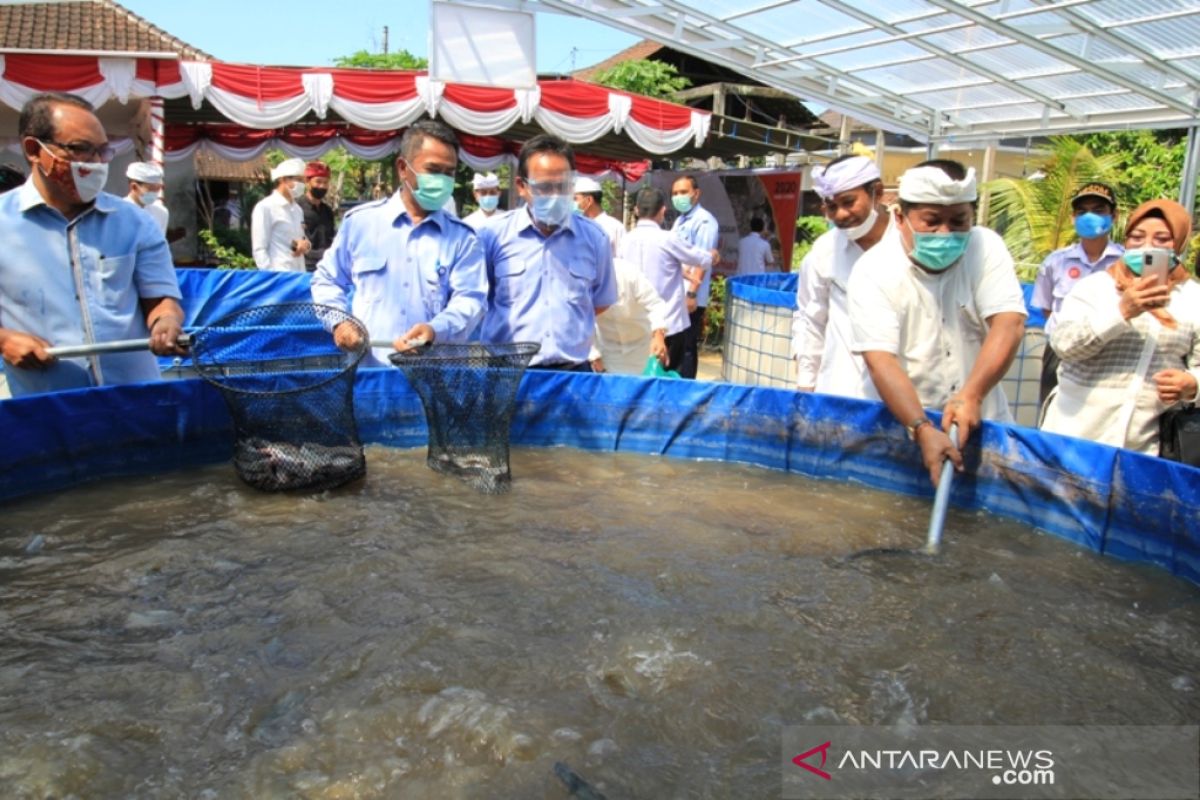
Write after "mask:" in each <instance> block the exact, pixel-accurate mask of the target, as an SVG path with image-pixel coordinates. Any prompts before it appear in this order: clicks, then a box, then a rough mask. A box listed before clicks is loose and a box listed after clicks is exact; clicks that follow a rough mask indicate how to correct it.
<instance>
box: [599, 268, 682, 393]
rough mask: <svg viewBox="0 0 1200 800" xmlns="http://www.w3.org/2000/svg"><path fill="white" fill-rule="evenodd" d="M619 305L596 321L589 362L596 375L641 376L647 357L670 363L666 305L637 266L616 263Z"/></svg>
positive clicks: (612, 306) (617, 303) (609, 309)
mask: <svg viewBox="0 0 1200 800" xmlns="http://www.w3.org/2000/svg"><path fill="white" fill-rule="evenodd" d="M613 270H614V271H615V272H616V274H617V302H616V303H614V304H613V305H611V306H609V307H608V310H607V311H605V312H604V314H603V315H602V316H600V317H597V318H596V338H595V339H594V340H593V342H592V352H591V353H590V354H589V355H588V360H589V361H591V363H592V371H593V372H614V373H618V374H622V375H641V374H642V373H643V372H644V371H645V369H646V359H647V357H648V356H653V357H654V358H657V359H658V360H659V361H660V362H661V363H662V364H663V365H664V366H665V365H666V363H667V339H666V337H667V312H668V306H667V304H666V302H665V301H664V300H663V299H662V298H661V297H659V296H658V292H656V291H655V290H654V286H653V285H651V283H650V281H649V280H648V279H647V278H646V276H645V275H644V274H642V270H641V269H640V268H639V267H638V265H637V264H632V263H630V262H628V261H626V260H625V259H623V258H614V259H613Z"/></svg>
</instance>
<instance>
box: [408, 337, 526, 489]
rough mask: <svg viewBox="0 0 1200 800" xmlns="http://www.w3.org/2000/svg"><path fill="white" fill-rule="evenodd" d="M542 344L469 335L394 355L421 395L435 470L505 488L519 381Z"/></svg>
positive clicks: (477, 484) (509, 477) (470, 482)
mask: <svg viewBox="0 0 1200 800" xmlns="http://www.w3.org/2000/svg"><path fill="white" fill-rule="evenodd" d="M537 351H538V345H537V344H536V343H531V342H511V343H499V344H481V343H478V342H472V343H468V344H434V345H433V346H432V347H430V348H428V349H426V350H414V351H408V352H404V353H393V354H392V355H391V356H389V358H390V359H391V362H392V363H393V364H394V365H396V366H397V367H399V368H400V369H401V370H402V371H403V372H404V376H405V377H406V378H407V379H408V382H409V383H410V384H411V385H412V387H413V389H414V390H415V391H416V392H417V395H418V396H419V397H420V398H421V405H422V406H423V407H424V409H425V421H426V423H427V424H428V427H429V455H428V458H427V461H426V463H428V465H429V467H430V468H431V469H433V470H435V471H437V472H443V473H446V474H449V475H455V476H458V477H459V478H462V479H463V480H464V481H466V483H467V484H468V485H470V486H472V487H473V488H474V489H476V490H477V491H479V492H483V493H486V494H500V493H502V492H506V491H508V489H509V486H510V484H511V482H512V472H511V470H510V469H509V462H508V436H509V428H510V427H511V425H512V418H513V413H514V411H515V410H516V403H517V387H518V386H519V385H520V383H521V376H522V375H523V374H524V373H525V368H526V367H527V366H528V365H529V360H530V359H531V358H533V356H534V354H535V353H537Z"/></svg>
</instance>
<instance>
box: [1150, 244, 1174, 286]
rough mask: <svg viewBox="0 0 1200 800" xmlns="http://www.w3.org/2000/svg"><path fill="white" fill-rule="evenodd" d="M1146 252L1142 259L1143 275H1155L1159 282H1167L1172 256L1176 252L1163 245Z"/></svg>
mask: <svg viewBox="0 0 1200 800" xmlns="http://www.w3.org/2000/svg"><path fill="white" fill-rule="evenodd" d="M1144 252H1145V254H1146V255H1145V257H1144V258H1143V259H1142V276H1143V277H1144V276H1146V275H1154V276H1155V277H1156V278H1157V283H1159V284H1165V283H1166V282H1167V273H1168V272H1170V271H1171V257H1172V256H1173V255H1175V254H1174V253H1173V252H1171V251H1170V250H1167V249H1166V248H1163V247H1153V248H1150V249H1149V250H1146V251H1144Z"/></svg>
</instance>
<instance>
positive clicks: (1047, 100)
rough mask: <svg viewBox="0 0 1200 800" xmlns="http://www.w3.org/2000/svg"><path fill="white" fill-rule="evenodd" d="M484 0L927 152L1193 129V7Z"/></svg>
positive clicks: (841, 0) (1196, 67)
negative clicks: (679, 55) (637, 41)
mask: <svg viewBox="0 0 1200 800" xmlns="http://www.w3.org/2000/svg"><path fill="white" fill-rule="evenodd" d="M458 1H459V2H462V0H458ZM485 2H486V4H487V5H490V6H504V7H509V8H514V9H521V10H525V11H544V12H557V13H565V14H571V15H574V16H580V17H584V18H587V19H591V20H594V21H596V22H600V23H602V24H605V25H608V26H611V27H615V28H618V29H620V30H624V31H627V32H629V33H631V34H633V35H636V36H641V37H645V38H648V39H653V40H655V41H659V42H662V43H663V44H665V45H668V46H670V47H672V48H674V49H676V50H681V51H684V52H688V53H691V54H693V55H695V56H697V57H699V58H703V59H706V60H708V61H711V62H713V63H717V64H721V65H723V66H726V67H729V68H731V69H735V70H738V71H740V72H743V73H744V74H747V75H752V76H753V77H754V78H755V79H757V80H759V81H761V82H762V83H764V84H766V85H768V86H773V87H775V88H778V89H782V90H785V91H788V92H791V93H793V94H794V95H796V96H797V97H799V98H800V99H802V100H807V101H813V102H816V103H820V104H823V105H827V106H829V107H830V108H832V109H834V110H836V111H839V112H841V113H843V114H846V115H847V116H850V117H852V118H854V119H857V120H859V121H861V122H864V123H868V124H871V125H874V126H876V127H879V128H882V129H884V130H887V131H892V132H896V133H906V134H908V135H910V136H912V137H913V138H915V139H917V140H918V141H921V142H925V143H928V144H930V145H933V146H936V145H938V144H941V143H948V142H955V143H976V142H977V143H980V144H985V143H989V142H995V141H997V140H999V139H1002V138H1008V137H1015V136H1025V137H1036V136H1046V135H1052V134H1057V133H1082V132H1088V131H1100V130H1120V129H1136V128H1195V127H1197V126H1198V125H1200V120H1198V119H1197V117H1198V112H1200V47H1198V46H1197V45H1196V43H1197V42H1200V0H1138V2H1131V1H1130V0H485ZM794 32H803V35H796V33H794Z"/></svg>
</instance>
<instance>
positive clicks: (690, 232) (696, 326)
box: [671, 175, 721, 378]
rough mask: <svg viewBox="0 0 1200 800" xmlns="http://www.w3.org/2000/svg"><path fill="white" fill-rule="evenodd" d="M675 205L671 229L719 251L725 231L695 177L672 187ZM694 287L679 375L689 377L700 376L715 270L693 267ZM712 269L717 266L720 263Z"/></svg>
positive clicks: (694, 243)
mask: <svg viewBox="0 0 1200 800" xmlns="http://www.w3.org/2000/svg"><path fill="white" fill-rule="evenodd" d="M671 204H672V205H674V206H675V210H676V211H678V212H679V216H678V217H676V218H675V224H674V225H672V226H671V230H672V231H674V232H675V234H676V235H678V236H679V237H681V238H682V239H683V240H684V241H685V242H687V243H688V244H690V245H692V246H693V247H695V248H698V249H700V250H704V251H706V252H707V251H709V250H716V249H717V241H718V239H719V238H720V233H721V229H720V226H719V225H718V224H717V218H716V217H714V216H713V215H712V214H711V213H709V211H708V209H706V208H704V207H703V206H701V205H700V186H699V184H697V183H696V179H695V178H694V177H692V176H691V175H683V176H681V177H679V178H676V180H675V183H673V184H671ZM688 266H689V267H691V270H690V273H691V285H692V287H693V288H691V289H689V290H688V292H687V299H688V301H689V307H690V306H691V304H692V303H693V302H694V303H695V307H694V308H690V312H691V313H690V315H689V316H690V318H691V323H692V324H691V327H689V328H688V329H687V336H686V338H685V342H684V352H683V361H682V363H681V364H680V365H679V374H680V375H682V376H683V377H685V378H694V377H696V369H697V368H698V367H699V366H700V338H701V336H703V333H704V312H705V309H706V308H707V306H708V292H709V287H710V285H711V284H712V269H711V268H706V267H703V266H701V265H700V264H690V265H688ZM712 266H716V262H714V263H713V265H712Z"/></svg>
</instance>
